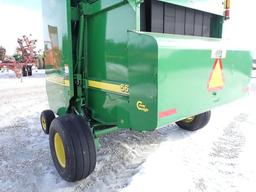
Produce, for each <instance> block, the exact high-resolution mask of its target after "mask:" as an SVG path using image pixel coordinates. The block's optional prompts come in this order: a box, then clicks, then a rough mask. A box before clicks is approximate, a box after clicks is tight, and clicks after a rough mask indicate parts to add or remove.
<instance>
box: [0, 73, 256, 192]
mask: <svg viewBox="0 0 256 192" xmlns="http://www.w3.org/2000/svg"><path fill="white" fill-rule="evenodd" d="M254 76H255V77H256V73H255V72H254ZM249 92H250V95H249V97H246V98H243V99H241V100H239V101H236V102H234V103H231V104H228V105H225V106H222V107H219V108H217V109H214V110H213V111H212V118H211V121H210V123H209V124H208V125H207V126H206V127H205V128H204V129H202V130H199V131H197V132H187V131H184V130H181V129H179V128H178V127H177V126H175V125H174V124H172V125H169V126H167V127H164V128H161V129H158V130H156V131H155V132H150V133H136V132H131V131H122V132H119V133H115V134H112V135H107V136H104V137H102V138H101V144H102V148H101V149H100V150H99V151H98V154H97V166H96V169H95V171H94V172H93V174H92V175H91V176H89V177H88V178H87V179H86V180H83V181H80V182H76V183H68V182H66V181H63V180H62V179H61V178H60V177H59V175H58V173H57V171H56V170H55V168H54V165H53V162H52V160H51V156H50V151H49V146H48V136H46V135H44V134H43V132H42V131H41V128H40V124H39V116H40V112H41V111H42V110H44V109H47V108H49V107H48V103H47V96H46V92H45V81H44V72H43V71H38V72H37V73H36V72H35V73H34V75H33V77H26V78H23V81H22V82H21V81H20V80H18V79H16V78H15V76H14V74H13V73H11V72H9V73H0V98H1V99H0V101H1V105H0V119H1V120H0V191H24V192H28V191H35V192H37V191H38V192H41V191H42V192H48V191H61V192H62V191H63V192H80V191H90V192H91V191H93V192H94V191H96V192H97V191H98V192H105V191H106V192H112V191H113V192H115V191H122V192H142V191H143V192H144V191H147V192H150V191H152V192H153V191H154V192H155V191H159V192H165V191H168V192H169V191H174V192H202V191H207V192H208V191H209V192H211V191H213V192H217V191H221V192H224V191H225V192H229V191H230V192H251V191H252V192H254V191H256V166H255V162H256V155H255V153H256V152H255V150H254V148H255V146H256V139H255V137H256V104H255V103H256V81H255V79H252V83H251V85H250V89H249Z"/></svg>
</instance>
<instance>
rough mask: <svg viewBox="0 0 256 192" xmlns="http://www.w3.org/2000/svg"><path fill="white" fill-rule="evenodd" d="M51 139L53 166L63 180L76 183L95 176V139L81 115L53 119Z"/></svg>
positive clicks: (68, 115)
mask: <svg viewBox="0 0 256 192" xmlns="http://www.w3.org/2000/svg"><path fill="white" fill-rule="evenodd" d="M49 139H50V149H51V155H52V159H53V162H54V165H55V167H56V169H57V171H58V173H59V174H60V176H61V177H62V178H63V179H65V180H67V181H70V182H74V181H78V180H81V179H84V178H86V177H87V176H89V175H90V174H91V173H92V171H93V170H94V168H95V165H96V149H95V144H94V138H93V135H92V133H91V130H90V127H89V125H88V123H86V121H85V120H84V119H83V118H82V117H81V116H79V115H74V114H67V115H65V116H62V117H58V118H56V119H54V120H53V122H52V123H51V127H50V133H49Z"/></svg>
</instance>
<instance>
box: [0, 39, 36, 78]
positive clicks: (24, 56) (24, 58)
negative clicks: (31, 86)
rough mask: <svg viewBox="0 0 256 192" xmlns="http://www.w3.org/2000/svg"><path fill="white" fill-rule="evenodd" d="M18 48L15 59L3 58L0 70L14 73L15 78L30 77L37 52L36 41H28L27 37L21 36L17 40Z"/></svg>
mask: <svg viewBox="0 0 256 192" xmlns="http://www.w3.org/2000/svg"><path fill="white" fill-rule="evenodd" d="M17 42H18V44H19V47H18V48H17V54H16V55H15V59H11V58H8V57H5V58H4V59H3V61H2V62H1V63H0V68H7V69H9V70H12V71H14V72H15V74H16V76H17V77H18V78H20V77H21V76H32V67H33V65H35V64H36V59H37V52H36V51H35V49H36V42H37V41H36V40H30V38H29V37H27V36H25V35H24V36H23V37H22V38H18V40H17Z"/></svg>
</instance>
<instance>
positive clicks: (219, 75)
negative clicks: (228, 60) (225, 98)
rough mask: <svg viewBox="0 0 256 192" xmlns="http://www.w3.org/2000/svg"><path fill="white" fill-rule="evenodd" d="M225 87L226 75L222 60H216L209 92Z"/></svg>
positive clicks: (209, 82) (210, 79)
mask: <svg viewBox="0 0 256 192" xmlns="http://www.w3.org/2000/svg"><path fill="white" fill-rule="evenodd" d="M223 87H224V75H223V71H222V60H221V59H220V58H218V59H216V60H215V62H214V65H213V68H212V72H211V75H210V78H209V81H208V90H209V91H216V90H220V89H222V88H223Z"/></svg>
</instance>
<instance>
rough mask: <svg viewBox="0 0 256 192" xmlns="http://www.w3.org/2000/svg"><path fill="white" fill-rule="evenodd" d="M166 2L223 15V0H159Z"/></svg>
mask: <svg viewBox="0 0 256 192" xmlns="http://www.w3.org/2000/svg"><path fill="white" fill-rule="evenodd" d="M159 1H162V2H166V3H171V4H175V5H180V6H183V7H188V8H191V9H197V10H201V11H205V12H209V13H213V14H216V15H222V16H223V15H224V0H159Z"/></svg>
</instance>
